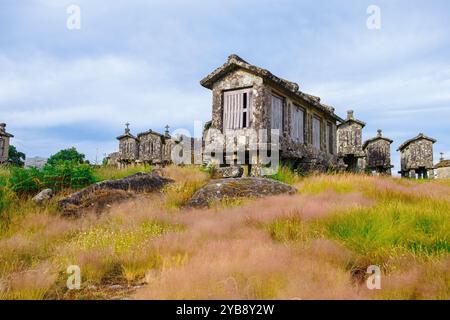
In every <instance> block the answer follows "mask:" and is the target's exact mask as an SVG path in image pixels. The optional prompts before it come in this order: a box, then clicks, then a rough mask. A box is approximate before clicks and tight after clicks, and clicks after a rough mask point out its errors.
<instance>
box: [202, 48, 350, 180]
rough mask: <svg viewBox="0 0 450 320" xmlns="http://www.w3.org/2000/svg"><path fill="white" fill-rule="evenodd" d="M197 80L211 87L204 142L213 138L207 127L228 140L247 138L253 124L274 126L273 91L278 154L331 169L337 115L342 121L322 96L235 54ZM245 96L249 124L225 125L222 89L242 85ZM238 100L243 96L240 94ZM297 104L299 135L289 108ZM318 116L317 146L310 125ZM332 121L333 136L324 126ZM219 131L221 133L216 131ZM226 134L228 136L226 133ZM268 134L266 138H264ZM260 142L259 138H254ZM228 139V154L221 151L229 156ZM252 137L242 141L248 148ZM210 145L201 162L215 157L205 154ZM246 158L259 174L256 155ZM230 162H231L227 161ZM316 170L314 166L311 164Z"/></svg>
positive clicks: (233, 152) (334, 163)
mask: <svg viewBox="0 0 450 320" xmlns="http://www.w3.org/2000/svg"><path fill="white" fill-rule="evenodd" d="M201 84H202V85H203V86H204V87H206V88H208V89H211V90H212V100H213V102H212V121H211V124H208V127H207V128H205V129H206V130H207V132H205V133H204V137H208V139H206V141H205V143H206V144H209V143H211V141H214V140H215V135H214V134H213V133H211V132H210V131H216V132H218V133H225V132H226V134H227V140H231V144H233V140H235V139H237V138H241V137H246V138H247V140H250V138H249V137H250V136H251V133H253V132H255V130H259V129H264V130H269V131H270V129H271V128H272V123H271V122H272V116H271V114H272V97H273V96H277V97H278V98H281V99H282V128H281V130H280V144H279V151H280V159H295V160H296V161H298V162H300V163H304V164H305V166H304V167H305V168H311V169H314V166H309V165H308V164H309V163H314V162H320V163H322V164H323V165H324V166H326V167H327V169H329V168H330V167H331V166H335V165H337V162H338V158H337V157H336V155H335V154H336V139H335V137H336V125H337V122H338V121H343V120H342V119H341V118H339V117H338V116H337V115H336V114H335V113H334V108H333V107H330V106H327V105H324V104H322V103H321V102H320V98H318V97H314V96H312V95H309V94H306V93H304V92H301V91H299V86H298V84H296V83H294V82H290V81H287V80H284V79H281V78H279V77H276V76H274V75H273V74H272V73H270V72H269V71H267V70H265V69H262V68H259V67H257V66H253V65H251V64H249V63H247V62H246V61H244V60H243V59H241V58H240V57H238V56H236V55H231V56H230V57H229V58H228V61H227V62H226V63H225V64H224V65H223V66H222V67H220V68H218V69H216V70H215V71H213V72H212V73H211V74H209V75H208V76H207V77H205V78H204V79H203V80H202V81H201ZM242 88H245V89H244V91H245V93H242V94H246V95H247V97H248V96H249V97H250V99H249V105H250V106H249V111H250V112H249V114H248V118H247V120H248V125H247V127H245V128H241V129H231V130H230V129H228V130H227V128H225V126H224V117H223V115H224V105H225V103H224V102H225V101H224V95H225V93H226V92H230V91H232V90H242ZM239 101H246V100H245V99H241V100H239ZM294 109H295V110H297V109H300V110H302V112H303V114H304V118H303V119H304V121H303V124H302V127H303V129H304V132H303V137H302V139H299V138H298V137H294V133H293V130H292V128H293V126H297V125H298V123H296V122H294V118H293V116H292V114H293V112H294V111H293V110H294ZM313 118H318V119H319V120H320V129H319V130H320V132H317V135H318V136H319V139H320V142H319V145H318V146H317V145H316V146H315V147H314V146H312V144H313V132H312V131H313V127H312V119H313ZM328 126H330V131H331V136H330V134H329V133H326V129H325V128H328ZM217 136H219V135H217ZM228 138H230V139H228ZM266 140H267V139H266ZM257 142H258V143H265V142H261V141H260V139H258V141H257ZM229 145H230V143H229V142H228V141H227V142H226V145H225V147H224V150H226V151H228V153H229V154H226V155H225V158H226V159H232V158H233V156H234V154H235V153H236V152H235V151H234V150H233V147H231V148H228V146H229ZM250 145H251V144H250V143H248V142H246V145H245V151H247V152H249V153H250V152H252V151H254V150H251V148H250ZM209 153H210V152H209V150H207V148H206V149H205V150H204V153H203V161H204V163H205V164H208V163H211V162H214V160H215V159H211V158H209ZM245 163H246V164H248V163H250V164H251V165H252V168H251V174H255V175H258V174H259V173H260V172H261V170H259V169H258V166H260V165H261V162H259V159H258V158H256V159H254V158H252V159H249V158H248V159H246V161H245ZM228 164H231V163H228ZM314 171H315V170H314Z"/></svg>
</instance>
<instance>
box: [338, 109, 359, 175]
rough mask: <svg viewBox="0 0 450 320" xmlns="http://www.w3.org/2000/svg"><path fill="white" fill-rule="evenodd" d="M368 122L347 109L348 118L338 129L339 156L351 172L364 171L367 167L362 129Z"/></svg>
mask: <svg viewBox="0 0 450 320" xmlns="http://www.w3.org/2000/svg"><path fill="white" fill-rule="evenodd" d="M365 125H366V124H365V123H364V122H362V121H360V120H357V119H355V118H354V116H353V110H348V111H347V119H346V120H345V121H344V122H342V123H341V124H340V125H339V126H338V129H337V148H338V156H339V158H341V159H342V160H343V162H344V163H345V165H346V166H347V168H346V170H347V171H350V172H363V171H364V169H365V167H366V154H365V153H364V151H363V147H362V146H363V144H362V129H363V128H364V126H365Z"/></svg>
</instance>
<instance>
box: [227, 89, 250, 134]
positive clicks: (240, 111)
mask: <svg viewBox="0 0 450 320" xmlns="http://www.w3.org/2000/svg"><path fill="white" fill-rule="evenodd" d="M223 98H224V104H223V106H224V108H223V128H224V129H225V130H226V129H242V128H248V127H250V124H251V120H252V119H251V114H252V113H251V108H252V99H251V98H252V91H251V89H243V90H233V91H226V92H224V95H223Z"/></svg>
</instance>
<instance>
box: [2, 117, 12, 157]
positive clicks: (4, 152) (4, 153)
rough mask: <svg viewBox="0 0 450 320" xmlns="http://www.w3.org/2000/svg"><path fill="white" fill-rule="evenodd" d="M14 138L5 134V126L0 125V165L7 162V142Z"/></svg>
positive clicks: (3, 124)
mask: <svg viewBox="0 0 450 320" xmlns="http://www.w3.org/2000/svg"><path fill="white" fill-rule="evenodd" d="M13 137H14V136H13V135H12V134H10V133H8V132H6V124H5V123H0V164H3V163H6V162H8V158H9V141H10V139H11V138H13Z"/></svg>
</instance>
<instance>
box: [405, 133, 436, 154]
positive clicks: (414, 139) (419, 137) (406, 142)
mask: <svg viewBox="0 0 450 320" xmlns="http://www.w3.org/2000/svg"><path fill="white" fill-rule="evenodd" d="M419 139H425V140H429V141H431V142H432V143H435V142H436V141H437V140H436V139H433V138H430V137H428V136H426V135H425V134H423V133H419V134H418V135H417V136H415V137H414V138H411V139H408V140H406V141H405V142H403V143H402V144H401V145H400V146H399V147H398V149H397V151H400V150H402V149H404V148H406V147H407V146H408V145H409V144H410V143H411V142H413V141H416V140H419Z"/></svg>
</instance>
